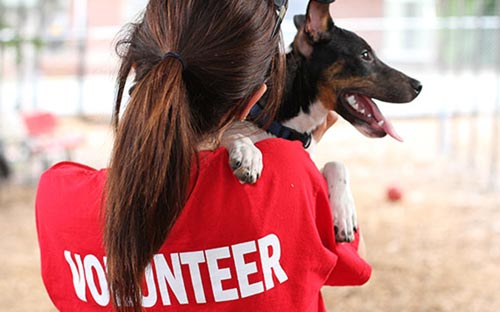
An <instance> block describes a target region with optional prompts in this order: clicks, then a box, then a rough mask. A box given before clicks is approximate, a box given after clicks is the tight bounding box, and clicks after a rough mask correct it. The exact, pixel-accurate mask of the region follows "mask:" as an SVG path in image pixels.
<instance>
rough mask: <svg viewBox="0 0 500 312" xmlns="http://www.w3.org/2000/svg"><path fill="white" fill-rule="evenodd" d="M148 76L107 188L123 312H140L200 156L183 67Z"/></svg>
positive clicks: (123, 127) (114, 277)
mask: <svg viewBox="0 0 500 312" xmlns="http://www.w3.org/2000/svg"><path fill="white" fill-rule="evenodd" d="M147 75H148V76H149V77H145V79H142V80H141V81H139V82H138V83H137V84H136V86H135V87H134V91H133V93H132V95H131V99H130V102H129V104H128V107H127V110H126V111H125V113H124V115H123V117H122V120H121V122H120V124H119V127H118V129H117V133H116V139H115V146H114V149H113V157H112V160H111V165H110V168H109V171H108V180H107V181H108V183H107V186H106V187H107V190H106V193H107V198H106V205H107V210H106V215H105V222H106V227H105V233H104V241H105V245H106V246H105V247H106V250H107V253H108V263H107V266H108V280H109V286H110V290H111V291H112V293H113V300H114V303H115V306H117V307H118V306H119V304H118V303H119V302H127V303H128V302H132V303H133V308H130V307H123V306H122V307H118V311H141V308H140V303H141V301H142V295H141V285H142V281H143V278H144V270H145V268H146V266H147V265H148V263H149V261H150V260H151V258H152V257H153V255H154V253H155V252H156V251H157V250H158V249H159V248H160V247H161V245H162V244H163V242H164V240H165V237H166V236H167V234H168V233H169V231H170V229H171V228H172V226H173V224H174V223H175V221H176V219H177V217H178V216H179V213H180V212H181V210H182V208H183V207H184V205H185V202H186V198H187V194H188V186H189V178H190V171H191V162H192V160H193V158H194V156H195V150H194V145H193V144H192V129H191V125H190V112H189V105H188V103H187V95H186V94H187V93H186V90H185V86H184V83H183V79H182V65H181V64H180V63H179V62H178V61H176V60H175V59H172V58H166V59H164V60H162V61H160V63H158V64H156V65H155V66H153V67H152V69H151V70H150V72H149V73H148V74H147ZM115 118H117V117H115ZM166 190H168V192H166ZM124 285H128V286H127V287H124ZM127 305H128V304H127ZM129 309H132V310H129Z"/></svg>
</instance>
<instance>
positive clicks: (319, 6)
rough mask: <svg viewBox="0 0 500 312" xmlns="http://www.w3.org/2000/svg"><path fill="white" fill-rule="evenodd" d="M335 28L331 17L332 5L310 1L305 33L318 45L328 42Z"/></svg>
mask: <svg viewBox="0 0 500 312" xmlns="http://www.w3.org/2000/svg"><path fill="white" fill-rule="evenodd" d="M332 27H333V20H332V17H331V15H330V4H328V3H327V4H323V3H320V2H318V1H314V0H310V1H309V5H308V6H307V17H306V24H305V29H304V31H305V32H306V34H307V35H308V36H309V38H310V39H311V40H312V42H314V43H316V42H319V41H322V40H327V39H328V37H329V32H328V31H329V30H330V29H331V28H332Z"/></svg>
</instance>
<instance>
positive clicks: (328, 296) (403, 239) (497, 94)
mask: <svg viewBox="0 0 500 312" xmlns="http://www.w3.org/2000/svg"><path fill="white" fill-rule="evenodd" d="M145 3H146V1H145V0H107V1H98V0H65V1H63V0H0V305H1V306H2V308H1V310H2V311H54V310H55V309H54V308H53V307H52V305H51V302H50V299H49V298H48V296H47V295H46V294H45V290H44V288H43V284H42V281H41V278H40V273H39V259H38V247H37V241H36V229H35V223H34V196H35V192H36V184H37V179H38V176H39V175H40V173H41V172H42V171H43V170H44V169H45V168H48V167H49V166H50V165H52V164H53V163H55V162H58V161H62V160H68V159H70V160H73V161H78V162H83V163H85V164H88V165H90V166H94V167H105V166H106V164H107V162H108V159H109V153H110V149H111V145H112V130H111V128H110V126H109V122H110V116H111V111H112V107H113V99H114V94H115V88H114V75H115V72H116V69H117V58H116V56H115V53H114V46H113V42H114V41H115V40H116V36H117V34H118V33H119V31H120V28H121V27H122V26H123V25H124V24H125V23H127V22H130V21H132V20H133V19H134V18H135V17H136V16H137V15H138V14H139V13H140V12H141V10H142V9H143V8H144V6H145ZM306 5H307V1H306V0H290V4H289V10H288V13H287V19H286V20H285V22H284V23H283V25H282V30H283V35H284V38H285V41H286V42H287V44H289V43H290V42H291V41H292V40H293V37H294V35H295V31H296V30H295V27H294V25H293V22H292V17H293V15H295V14H304V13H305V8H306ZM331 12H332V15H333V16H334V20H335V23H336V25H337V26H339V27H342V28H346V29H349V30H351V31H354V32H356V33H358V34H359V35H360V36H362V37H363V38H365V39H366V40H367V41H368V42H369V43H370V45H371V46H372V47H373V48H374V50H375V51H376V53H377V54H378V56H379V58H380V59H382V60H383V61H384V62H385V63H387V64H389V65H391V66H392V67H395V68H397V69H399V70H401V71H403V72H405V73H406V74H408V75H409V76H412V77H414V78H416V79H418V80H420V81H421V82H422V84H423V86H424V88H423V92H422V94H421V95H420V96H419V97H418V98H417V99H416V100H415V101H413V102H412V103H410V104H406V105H394V104H392V105H391V104H388V103H380V105H379V107H380V109H381V110H382V112H384V114H385V115H386V116H387V117H389V118H390V119H392V120H393V123H394V125H395V127H396V128H397V130H398V132H399V133H400V134H401V135H402V136H403V137H404V139H405V143H403V144H401V143H399V142H396V141H394V140H392V139H391V138H383V139H368V138H365V137H363V136H362V135H361V134H360V133H359V132H357V131H356V130H355V129H354V128H353V127H352V126H350V124H348V123H347V122H345V121H339V122H338V123H337V124H336V125H335V126H334V127H333V128H332V129H331V130H330V131H329V133H327V134H326V136H325V137H324V139H323V140H322V142H321V144H320V145H319V147H318V151H317V152H316V154H315V156H314V157H315V160H316V162H317V164H318V166H322V165H323V164H324V163H325V162H327V161H332V160H336V161H342V162H344V163H346V164H347V166H348V168H349V169H350V171H351V182H352V187H353V191H354V197H355V201H356V203H357V207H358V211H359V213H358V214H359V218H360V223H361V227H362V228H363V232H364V235H365V240H366V244H367V249H368V260H369V261H370V262H371V263H372V264H373V267H374V273H373V277H372V280H371V281H370V283H369V284H368V285H366V286H363V287H356V288H325V289H324V295H325V301H326V303H327V306H328V309H329V311H341V310H343V311H497V310H498V307H500V296H498V294H499V293H500V283H499V282H498V281H500V193H499V192H500V172H499V165H500V155H499V152H500V142H499V141H500V136H499V134H500V49H499V48H500V1H499V0H370V1H367V0H338V1H336V2H335V3H334V4H333V5H332V6H331Z"/></svg>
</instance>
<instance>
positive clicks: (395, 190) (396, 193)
mask: <svg viewBox="0 0 500 312" xmlns="http://www.w3.org/2000/svg"><path fill="white" fill-rule="evenodd" d="M401 198H403V191H402V190H401V188H400V187H399V186H396V185H392V186H389V187H388V188H387V199H388V200H389V201H392V202H396V201H400V200H401Z"/></svg>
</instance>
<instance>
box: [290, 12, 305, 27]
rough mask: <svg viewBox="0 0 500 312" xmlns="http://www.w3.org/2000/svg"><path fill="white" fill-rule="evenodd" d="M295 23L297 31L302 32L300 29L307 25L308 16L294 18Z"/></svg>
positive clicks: (302, 15)
mask: <svg viewBox="0 0 500 312" xmlns="http://www.w3.org/2000/svg"><path fill="white" fill-rule="evenodd" d="M293 23H294V24H295V27H296V28H297V30H300V28H302V26H304V24H305V23H306V16H305V15H304V14H300V15H295V16H294V17H293Z"/></svg>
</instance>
